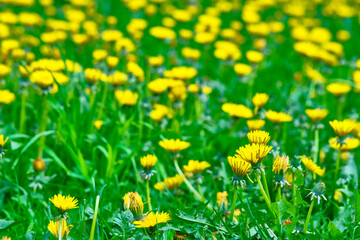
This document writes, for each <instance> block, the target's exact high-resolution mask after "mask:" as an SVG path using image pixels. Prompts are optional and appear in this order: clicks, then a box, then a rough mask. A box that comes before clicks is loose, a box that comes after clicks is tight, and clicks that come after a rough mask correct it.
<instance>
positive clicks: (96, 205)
mask: <svg viewBox="0 0 360 240" xmlns="http://www.w3.org/2000/svg"><path fill="white" fill-rule="evenodd" d="M99 202H100V196H99V195H97V196H96V203H95V210H94V217H93V221H92V224H91V231H90V238H89V240H93V239H94V234H95V226H96V219H97V214H98V210H99Z"/></svg>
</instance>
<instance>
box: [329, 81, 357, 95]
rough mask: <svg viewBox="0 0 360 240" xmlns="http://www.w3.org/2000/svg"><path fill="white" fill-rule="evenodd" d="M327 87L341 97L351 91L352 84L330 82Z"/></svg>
mask: <svg viewBox="0 0 360 240" xmlns="http://www.w3.org/2000/svg"><path fill="white" fill-rule="evenodd" d="M326 89H327V90H328V91H329V92H330V93H331V94H333V95H334V96H336V97H341V96H343V95H344V94H346V93H348V92H350V90H351V86H350V85H348V84H346V83H330V84H329V85H327V86H326Z"/></svg>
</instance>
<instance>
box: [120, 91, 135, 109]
mask: <svg viewBox="0 0 360 240" xmlns="http://www.w3.org/2000/svg"><path fill="white" fill-rule="evenodd" d="M115 97H116V99H117V100H118V102H119V104H120V105H121V106H123V105H127V106H134V105H135V104H136V102H137V100H138V97H139V95H138V94H137V93H134V92H132V91H130V90H124V91H122V90H116V91H115Z"/></svg>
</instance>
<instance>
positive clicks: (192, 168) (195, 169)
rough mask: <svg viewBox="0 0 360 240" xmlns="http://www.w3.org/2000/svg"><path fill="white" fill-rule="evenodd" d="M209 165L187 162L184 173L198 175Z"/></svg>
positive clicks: (193, 161)
mask: <svg viewBox="0 0 360 240" xmlns="http://www.w3.org/2000/svg"><path fill="white" fill-rule="evenodd" d="M210 166H211V165H210V163H208V162H207V161H201V162H200V161H198V160H189V162H188V165H184V171H185V172H186V173H192V174H199V173H201V172H202V171H204V170H205V169H206V168H209V167H210Z"/></svg>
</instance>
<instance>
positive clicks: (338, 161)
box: [335, 144, 341, 182]
mask: <svg viewBox="0 0 360 240" xmlns="http://www.w3.org/2000/svg"><path fill="white" fill-rule="evenodd" d="M340 158H341V144H340V147H339V150H338V153H337V158H336V168H335V182H336V181H337V179H338V177H339V171H340Z"/></svg>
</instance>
